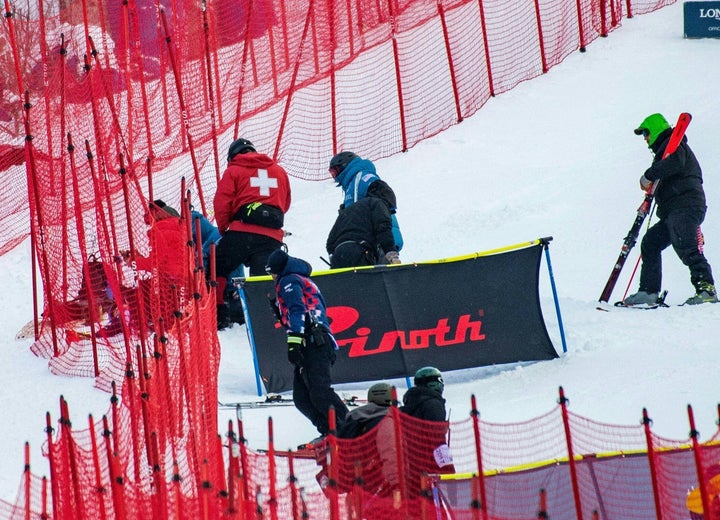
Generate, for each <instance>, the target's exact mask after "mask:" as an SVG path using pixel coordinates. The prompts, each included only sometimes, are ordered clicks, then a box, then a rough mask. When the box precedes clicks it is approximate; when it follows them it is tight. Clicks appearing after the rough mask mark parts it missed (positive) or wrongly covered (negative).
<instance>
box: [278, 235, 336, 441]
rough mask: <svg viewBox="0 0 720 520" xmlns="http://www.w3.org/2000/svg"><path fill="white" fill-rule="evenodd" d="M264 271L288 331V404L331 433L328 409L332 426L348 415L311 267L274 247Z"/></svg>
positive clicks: (322, 301)
mask: <svg viewBox="0 0 720 520" xmlns="http://www.w3.org/2000/svg"><path fill="white" fill-rule="evenodd" d="M265 270H266V272H267V273H268V274H269V275H271V276H272V278H273V280H274V281H275V305H276V307H277V315H278V318H279V319H280V322H281V323H282V325H284V326H285V329H286V331H287V345H288V361H290V363H292V364H293V367H294V374H293V402H294V403H295V407H296V408H297V409H298V411H300V413H302V414H303V415H304V416H305V417H307V418H308V419H310V422H312V423H313V425H314V426H315V428H317V430H318V432H320V435H321V437H324V436H325V435H327V434H328V433H329V432H330V426H329V424H328V410H329V409H330V407H331V406H332V407H334V408H335V417H336V427H337V428H340V427H341V426H342V424H343V423H344V421H345V416H346V415H347V413H348V409H347V406H345V403H344V401H343V400H342V399H341V398H340V396H338V395H337V394H336V393H335V391H334V390H333V388H332V386H331V377H330V369H331V367H332V365H333V364H335V358H336V353H335V351H336V350H337V348H338V346H337V343H336V341H335V338H334V337H333V335H332V333H331V332H330V324H329V322H328V318H327V314H326V310H325V309H326V306H325V300H324V299H323V296H322V294H321V293H320V290H319V289H318V287H317V285H315V283H314V282H313V281H312V280H311V279H310V273H311V272H312V266H310V264H309V263H307V262H306V261H305V260H302V259H300V258H295V257H292V256H289V255H288V254H287V253H286V252H285V251H284V250H283V249H276V250H275V251H273V252H272V253H271V254H270V256H269V257H268V262H267V266H266V268H265ZM317 440H320V439H317Z"/></svg>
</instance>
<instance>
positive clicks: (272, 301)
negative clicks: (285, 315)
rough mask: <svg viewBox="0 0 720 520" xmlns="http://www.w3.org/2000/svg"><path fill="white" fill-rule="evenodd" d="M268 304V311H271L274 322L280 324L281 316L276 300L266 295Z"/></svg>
mask: <svg viewBox="0 0 720 520" xmlns="http://www.w3.org/2000/svg"><path fill="white" fill-rule="evenodd" d="M267 298H268V302H269V303H270V309H272V312H273V316H275V321H278V322H280V323H282V315H281V314H280V307H278V304H277V300H276V299H275V298H274V297H273V296H270V295H269V294H268V297H267Z"/></svg>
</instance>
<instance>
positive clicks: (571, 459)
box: [559, 386, 583, 520]
mask: <svg viewBox="0 0 720 520" xmlns="http://www.w3.org/2000/svg"><path fill="white" fill-rule="evenodd" d="M559 403H560V410H561V411H562V420H563V426H564V427H565V441H566V442H567V450H568V463H569V465H570V480H571V482H572V488H573V497H574V498H575V513H576V514H577V520H583V515H582V504H581V503H580V487H579V484H578V477H577V468H576V467H575V453H574V452H573V447H572V436H571V434H570V418H569V416H568V411H567V403H568V400H567V399H566V398H565V392H564V391H563V387H562V386H561V387H560V400H559Z"/></svg>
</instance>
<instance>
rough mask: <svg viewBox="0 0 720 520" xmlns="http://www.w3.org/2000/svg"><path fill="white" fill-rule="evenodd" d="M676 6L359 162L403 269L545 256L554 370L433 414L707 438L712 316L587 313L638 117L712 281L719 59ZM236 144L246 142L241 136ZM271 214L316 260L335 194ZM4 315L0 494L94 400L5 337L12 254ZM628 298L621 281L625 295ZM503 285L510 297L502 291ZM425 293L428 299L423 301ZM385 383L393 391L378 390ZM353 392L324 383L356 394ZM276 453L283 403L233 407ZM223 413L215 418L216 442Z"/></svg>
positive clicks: (631, 167) (718, 352) (96, 396)
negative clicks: (688, 206) (683, 171)
mask: <svg viewBox="0 0 720 520" xmlns="http://www.w3.org/2000/svg"><path fill="white" fill-rule="evenodd" d="M682 17H683V10H682V3H680V2H678V3H676V4H674V5H672V6H670V7H667V8H665V9H662V10H661V11H659V12H656V13H653V14H649V15H644V16H640V17H636V18H633V19H629V20H628V19H625V20H623V27H622V28H621V29H620V30H618V31H616V32H614V33H613V34H612V35H611V36H610V37H609V38H601V39H599V40H597V41H596V42H594V43H593V44H592V45H590V46H589V47H588V51H587V52H586V53H582V54H581V53H579V52H578V53H575V54H573V55H571V56H570V57H568V58H567V59H566V60H565V61H564V62H563V63H562V64H561V65H559V66H558V67H556V68H554V69H552V70H551V71H550V72H549V73H548V74H546V75H544V76H542V77H540V78H537V79H534V80H532V81H529V82H526V83H523V84H521V85H520V86H518V87H516V88H515V89H513V90H512V91H511V92H508V93H505V94H503V95H501V96H499V97H497V98H494V99H491V100H490V101H489V102H488V103H487V104H486V105H485V106H484V107H483V108H482V109H481V110H480V111H479V112H478V113H477V114H476V115H474V116H473V117H471V118H469V119H466V120H465V121H464V122H463V123H462V124H460V125H457V126H455V127H452V128H450V129H449V130H447V131H445V132H443V133H442V134H440V135H438V136H436V137H434V138H432V139H429V140H427V141H425V142H423V143H421V144H419V145H417V146H416V147H414V148H413V149H411V150H410V151H408V152H407V153H403V154H399V155H396V156H393V157H390V158H387V159H383V160H379V161H377V167H378V172H379V173H380V175H381V176H382V177H383V178H384V179H385V180H386V181H388V182H389V184H390V185H391V186H392V187H393V188H394V190H395V192H396V193H397V195H398V201H399V212H398V217H399V221H400V225H401V228H402V230H403V234H404V237H405V248H404V249H403V251H402V254H401V259H402V260H404V261H416V260H417V261H420V260H431V259H437V258H447V257H453V256H458V255H462V254H466V253H471V252H474V251H484V250H488V249H494V248H497V247H501V246H505V245H510V244H515V243H518V242H523V241H528V240H532V239H535V238H539V237H544V236H549V235H551V236H553V237H554V240H553V242H552V243H551V244H550V254H551V260H552V267H553V272H554V275H555V282H556V285H557V290H558V294H559V299H560V309H561V312H562V319H563V325H564V330H565V335H566V340H567V348H568V352H567V353H563V352H562V343H561V340H560V331H559V326H558V320H557V317H556V314H555V309H554V305H553V300H552V293H551V290H550V285H549V282H548V281H547V280H548V276H547V266H546V264H545V262H544V261H543V265H542V266H541V270H542V272H541V274H542V275H543V276H542V285H541V288H540V290H541V300H542V304H543V309H544V315H545V319H546V322H547V325H548V329H549V332H550V335H551V337H552V339H553V342H554V344H555V348H556V350H557V351H558V353H560V354H561V356H560V357H559V359H556V360H553V361H546V362H539V363H534V364H533V363H525V364H521V365H506V366H494V367H485V368H476V369H470V370H465V371H458V372H454V373H447V374H445V380H446V383H447V385H446V390H445V396H446V397H447V399H448V406H449V408H451V410H452V416H451V419H461V418H464V417H466V416H467V413H468V411H469V407H470V395H471V394H474V395H475V396H476V397H477V402H478V408H479V409H480V412H481V415H482V419H483V420H486V421H491V422H500V423H504V422H516V421H524V420H527V419H530V418H533V417H536V416H538V415H540V414H543V413H545V412H547V411H548V410H550V409H551V408H553V407H554V406H555V405H556V400H557V397H558V387H559V386H562V387H563V388H564V390H565V393H566V395H567V397H568V398H569V399H570V409H571V410H572V411H573V412H575V413H578V414H581V415H584V416H586V417H589V418H591V419H594V420H597V421H602V422H608V423H614V424H637V423H638V421H639V420H640V418H641V415H642V409H643V407H646V408H647V409H648V412H649V415H650V416H651V418H652V419H653V421H654V422H653V429H654V431H655V432H656V433H658V434H661V435H663V436H666V437H671V438H678V439H683V438H687V434H688V431H689V425H688V419H687V405H688V404H691V405H692V406H693V410H694V413H695V418H696V424H697V427H698V429H699V431H700V439H701V440H705V439H707V438H708V437H709V436H710V435H711V434H712V433H714V431H715V429H716V427H717V426H716V424H715V421H716V420H717V404H718V402H720V387H719V386H718V383H717V381H718V376H717V370H718V367H720V344H719V342H718V335H719V334H718V333H719V332H720V305H702V306H699V307H687V306H686V307H678V306H675V305H673V306H672V307H671V308H668V309H660V310H656V311H636V310H623V309H613V310H612V311H611V312H599V311H597V310H596V306H597V300H598V297H599V295H600V292H601V291H602V288H603V286H604V284H605V281H606V280H607V276H608V275H609V273H610V269H611V267H612V264H613V262H614V261H615V259H616V258H617V255H618V253H619V250H620V245H621V242H622V239H623V237H624V236H625V234H626V233H627V231H628V229H629V228H630V225H631V224H632V221H633V219H634V217H635V210H636V209H637V207H638V205H639V204H640V202H641V201H642V196H643V194H642V192H641V191H640V188H639V186H638V178H639V177H640V175H641V174H642V172H643V171H644V169H645V168H646V167H647V166H648V165H649V164H650V162H651V160H652V156H651V154H650V152H649V151H648V149H647V148H646V146H645V143H644V141H643V140H642V138H640V137H637V136H635V135H633V132H632V130H633V128H635V127H636V126H637V125H638V124H639V123H640V121H642V119H643V118H644V117H645V116H647V115H648V114H651V113H654V112H662V113H664V114H665V115H666V117H667V118H668V120H672V122H674V121H675V119H676V118H677V116H678V114H679V113H680V112H683V111H687V112H690V113H691V114H692V115H693V121H692V123H691V125H690V128H689V129H688V132H687V135H688V139H689V142H690V145H691V147H692V148H693V150H694V151H695V153H696V155H697V156H698V159H699V161H700V164H701V165H702V167H703V170H704V177H705V189H706V193H707V197H708V202H709V211H708V216H707V219H706V221H705V224H704V225H703V230H704V232H705V237H706V241H707V243H706V249H705V251H706V254H707V257H708V259H709V260H710V262H711V264H713V265H715V267H716V270H718V272H720V209H718V208H720V161H719V160H718V147H717V143H718V141H719V137H720V130H719V129H718V117H719V115H720V96H718V94H717V92H718V87H717V86H718V85H720V67H717V66H716V63H717V56H718V52H719V51H720V49H719V48H718V45H720V42H718V41H717V40H685V39H683V19H682ZM244 137H247V138H250V139H252V136H250V135H248V136H244ZM292 188H293V206H292V208H291V211H290V213H289V214H288V215H287V218H286V227H287V229H288V230H289V231H291V232H292V235H291V236H290V237H288V239H287V243H288V246H289V248H290V252H291V254H293V255H295V256H300V257H302V258H305V259H307V260H309V261H310V262H311V263H312V264H313V265H315V267H316V268H317V269H322V268H323V267H324V265H323V264H322V262H321V260H320V259H319V257H320V255H324V254H325V251H324V244H325V239H326V238H327V233H328V232H329V230H330V227H331V226H332V224H333V222H334V219H335V215H336V210H337V206H338V204H339V203H340V199H341V194H340V190H339V188H336V187H335V185H334V184H333V183H332V182H331V181H329V180H328V181H326V182H306V181H299V180H293V182H292ZM638 249H639V248H637V249H636V250H635V251H633V254H632V255H631V257H630V259H629V261H628V263H627V265H626V266H625V270H624V272H623V276H622V277H621V279H620V281H619V283H618V285H617V287H616V289H615V294H614V295H613V300H614V299H620V298H621V297H622V294H623V292H624V290H625V287H626V285H627V282H628V279H629V275H630V273H631V272H632V268H633V266H634V264H635V261H636V259H637V254H638ZM664 268H665V269H664V276H665V277H664V288H665V289H668V290H669V295H668V303H671V304H679V303H682V302H683V301H684V300H685V299H686V298H687V297H689V296H691V295H692V293H693V288H692V286H691V285H690V281H689V274H688V271H687V269H686V268H685V267H684V266H683V265H682V264H681V263H680V261H679V260H678V258H677V257H676V256H675V254H674V253H673V251H672V250H668V251H666V253H665V255H664ZM0 281H1V282H2V284H1V286H2V288H3V293H4V295H5V298H4V300H5V302H6V303H5V304H4V305H3V307H2V312H0V338H1V339H2V343H3V345H4V348H2V349H0V366H2V376H1V377H0V384H2V386H3V390H2V392H0V411H1V412H2V416H3V420H1V421H0V439H2V446H1V447H0V498H2V499H6V500H14V499H15V494H16V492H17V489H18V487H19V485H20V477H21V475H22V471H23V463H24V461H23V445H24V443H25V442H26V441H28V442H30V446H31V454H32V455H31V456H32V459H31V468H32V470H33V472H35V473H39V474H47V464H46V461H45V460H44V459H43V458H42V457H41V452H40V448H41V445H42V443H43V441H44V440H45V438H46V433H45V431H44V430H45V412H46V411H50V412H51V414H52V417H53V421H56V420H57V415H58V400H59V396H61V395H62V396H64V397H65V399H67V401H68V402H69V405H70V412H71V417H72V418H73V420H74V422H73V424H74V426H76V427H78V428H83V427H85V426H84V425H85V421H86V418H87V415H88V414H89V413H92V414H93V416H94V417H100V416H101V415H102V414H103V413H105V412H106V411H107V410H108V409H109V396H108V395H107V394H104V393H102V392H100V391H98V390H96V389H94V388H93V381H92V380H90V379H73V378H63V377H57V376H53V375H51V374H50V373H49V371H48V369H47V362H46V361H45V360H42V359H38V358H36V357H34V356H33V355H32V354H31V353H30V352H29V350H28V347H29V343H27V342H19V341H16V340H15V339H14V336H15V333H16V332H17V330H18V329H19V328H20V327H21V326H22V325H23V324H24V323H25V322H27V320H28V319H29V318H30V317H31V316H32V312H31V282H30V257H29V246H28V244H27V243H25V244H23V245H21V246H20V247H18V248H16V249H15V250H13V251H12V252H10V253H9V254H7V255H5V256H3V257H0ZM636 287H637V276H636V278H635V280H634V281H633V285H632V287H631V289H632V291H633V292H634V291H635V290H636ZM507 291H509V292H512V291H513V285H512V281H508V285H507ZM428 297H429V298H431V297H432V295H428ZM220 338H221V342H222V347H223V351H222V364H221V369H220V382H219V383H220V384H219V387H220V396H219V398H220V400H221V401H238V400H254V399H256V398H257V397H256V392H255V378H254V375H253V363H252V359H251V356H250V352H249V347H248V340H247V336H246V331H245V328H244V327H238V326H235V327H234V328H233V329H230V330H228V331H225V332H222V333H221V334H220ZM393 383H395V384H396V385H397V386H398V387H399V388H401V389H403V388H404V385H405V382H404V380H398V381H393ZM367 386H369V385H368V384H352V385H342V386H339V387H338V390H339V391H340V392H341V393H344V394H346V395H359V396H364V393H365V390H366V388H367ZM269 415H272V417H273V420H274V430H275V443H276V445H277V446H278V447H280V448H282V447H294V446H296V445H297V444H299V443H300V442H304V441H306V440H308V439H311V438H313V437H315V435H316V433H315V431H314V429H313V427H312V426H311V425H310V423H309V422H308V421H307V420H305V419H304V418H303V417H302V416H301V415H300V414H299V413H298V412H296V411H295V409H294V408H293V407H280V408H272V409H254V410H246V411H244V414H243V419H244V426H245V435H246V437H247V438H248V439H249V443H250V446H251V447H257V448H262V447H264V446H265V445H266V443H267V440H266V437H267V421H266V418H267V417H268V416H269ZM229 419H233V420H234V419H235V412H234V411H228V410H223V411H221V412H220V420H219V425H218V431H221V432H224V431H225V429H226V426H227V421H228V420H229Z"/></svg>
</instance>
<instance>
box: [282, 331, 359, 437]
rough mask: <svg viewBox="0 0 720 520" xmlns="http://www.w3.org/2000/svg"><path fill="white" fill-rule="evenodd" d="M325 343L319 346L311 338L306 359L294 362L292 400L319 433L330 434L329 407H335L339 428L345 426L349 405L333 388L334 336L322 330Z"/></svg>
mask: <svg viewBox="0 0 720 520" xmlns="http://www.w3.org/2000/svg"><path fill="white" fill-rule="evenodd" d="M323 336H324V340H325V344H324V345H321V346H316V345H315V344H314V343H313V342H312V339H311V338H308V339H307V340H306V341H307V345H306V346H305V347H304V348H303V362H302V364H301V365H299V366H298V365H295V374H294V378H293V401H294V402H295V407H296V408H297V409H298V410H299V411H300V413H302V414H303V415H304V416H305V417H307V418H308V419H310V422H312V423H313V425H314V426H315V428H317V430H318V432H320V435H327V434H328V433H329V431H330V427H329V425H328V410H329V409H330V407H331V406H332V407H334V408H335V418H336V427H337V428H339V427H340V426H342V424H343V422H344V421H345V416H346V415H347V411H348V410H347V407H346V406H345V403H344V402H343V400H342V399H341V398H340V396H339V395H337V394H336V393H335V391H334V390H333V389H332V386H330V385H331V378H330V368H331V367H332V365H333V364H334V363H335V350H334V345H335V342H334V339H333V338H332V336H331V335H330V334H329V333H327V332H324V333H323Z"/></svg>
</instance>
